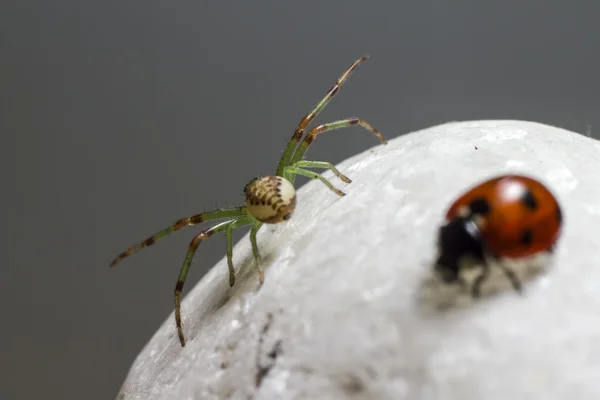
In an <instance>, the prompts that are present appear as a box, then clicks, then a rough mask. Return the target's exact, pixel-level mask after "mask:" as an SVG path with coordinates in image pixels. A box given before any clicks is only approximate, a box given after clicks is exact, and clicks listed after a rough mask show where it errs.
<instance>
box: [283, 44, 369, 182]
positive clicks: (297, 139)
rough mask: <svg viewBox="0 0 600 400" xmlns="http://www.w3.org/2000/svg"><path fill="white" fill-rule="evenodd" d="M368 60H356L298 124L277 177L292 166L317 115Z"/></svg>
mask: <svg viewBox="0 0 600 400" xmlns="http://www.w3.org/2000/svg"><path fill="white" fill-rule="evenodd" d="M368 58H369V57H368V56H363V57H361V58H359V59H358V60H356V61H355V62H354V63H353V64H352V65H351V66H350V67H349V68H348V69H347V70H346V71H344V73H343V74H342V75H341V76H340V77H339V78H338V79H337V81H336V82H335V84H334V85H333V86H332V87H331V89H329V90H328V91H327V93H326V94H325V96H324V97H323V98H322V99H321V101H319V103H318V104H317V105H316V106H315V108H314V109H313V110H312V111H311V112H309V113H308V114H306V115H305V116H304V117H302V119H301V120H300V123H299V124H298V127H297V128H296V131H295V132H294V135H293V136H292V139H290V142H289V143H288V145H287V147H286V148H285V150H284V152H283V154H282V156H281V160H280V161H279V166H278V167H277V173H276V175H277V176H283V175H282V174H283V168H284V167H286V166H288V165H290V164H291V162H290V160H291V159H292V157H293V156H294V152H295V150H296V146H297V145H298V143H300V140H301V139H302V137H303V136H304V131H305V130H306V127H307V126H308V125H309V124H310V123H311V122H312V121H313V120H314V119H315V118H316V117H317V115H319V113H320V112H321V111H323V109H324V108H325V106H327V104H329V102H330V101H331V100H332V99H333V97H334V96H335V95H336V94H337V92H338V91H339V90H340V88H341V87H342V85H343V84H344V82H345V81H346V80H347V79H348V77H350V75H351V74H352V73H353V72H354V71H355V70H356V69H357V68H358V66H359V65H360V64H361V63H362V62H364V61H366V60H367V59H368Z"/></svg>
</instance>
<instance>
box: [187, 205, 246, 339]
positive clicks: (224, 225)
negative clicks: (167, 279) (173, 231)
mask: <svg viewBox="0 0 600 400" xmlns="http://www.w3.org/2000/svg"><path fill="white" fill-rule="evenodd" d="M253 220H254V218H252V217H251V216H245V217H240V218H238V219H233V220H229V221H224V222H220V223H218V224H216V225H214V226H211V227H210V228H207V229H205V230H203V231H202V232H200V233H199V234H197V235H196V236H194V238H193V239H192V241H191V242H190V245H189V248H188V252H187V254H186V255H185V260H184V261H183V265H182V266H181V270H180V271H179V277H178V278H177V284H176V285H175V324H176V325H177V334H178V335H179V341H180V342H181V346H182V347H183V346H185V338H184V337H183V325H182V323H181V291H182V290H183V284H184V283H185V279H186V278H187V274H188V271H189V270H190V266H191V265H192V260H193V259H194V255H195V254H196V250H197V249H198V246H200V243H201V242H202V241H203V240H204V239H208V238H209V237H211V236H212V235H214V234H215V233H218V232H223V231H229V226H231V225H232V224H236V225H237V226H236V227H239V226H242V225H248V224H251V223H252V221H253Z"/></svg>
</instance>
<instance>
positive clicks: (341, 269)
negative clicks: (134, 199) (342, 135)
mask: <svg viewBox="0 0 600 400" xmlns="http://www.w3.org/2000/svg"><path fill="white" fill-rule="evenodd" d="M393 133H394V132H384V134H387V135H392V134H393ZM309 154H310V153H309ZM309 159H310V157H309ZM339 169H340V171H341V172H342V173H344V174H346V175H348V176H349V177H350V178H351V179H352V180H353V182H352V183H351V184H349V185H347V184H344V183H342V182H340V181H339V180H337V179H335V177H333V175H332V174H331V173H330V172H327V173H325V176H326V177H327V178H329V179H331V181H332V182H333V183H334V184H335V185H336V186H337V187H339V188H340V189H342V190H344V191H345V192H346V193H347V196H345V197H343V198H339V197H338V196H336V195H335V194H334V193H332V192H331V191H329V190H328V189H327V188H326V187H325V186H324V185H323V184H322V183H321V182H318V181H311V182H309V183H308V184H307V185H305V186H304V187H303V188H302V189H300V190H299V191H298V205H297V209H296V212H295V214H294V216H293V217H292V219H291V220H289V221H288V222H286V223H282V224H280V225H276V226H266V227H263V229H262V230H261V232H260V234H259V245H260V248H261V251H262V254H263V257H264V266H265V274H266V277H265V284H264V286H263V287H262V288H260V290H258V291H257V290H256V289H257V287H258V284H257V279H258V275H257V273H256V271H255V270H254V268H253V264H252V252H251V248H250V241H249V239H248V237H247V236H246V237H244V238H243V239H242V240H241V241H240V242H239V243H238V244H237V245H236V247H235V249H234V263H235V265H236V268H238V271H239V273H238V277H237V281H236V284H235V286H234V287H233V288H232V289H229V286H228V281H229V279H228V272H227V265H226V262H225V260H224V259H223V260H221V261H220V262H219V263H218V264H217V265H216V266H215V267H214V268H213V269H212V270H211V271H210V272H209V273H208V274H207V275H206V276H205V277H204V278H203V279H202V280H201V281H200V282H199V283H198V285H197V286H196V287H195V288H193V289H192V290H190V291H189V294H188V295H187V296H186V298H185V301H184V302H183V307H182V315H183V322H184V333H185V335H186V339H187V341H188V342H187V346H186V347H185V348H182V347H181V346H180V344H179V340H178V339H177V334H176V330H175V322H174V318H173V315H170V316H169V317H168V319H167V320H166V321H165V323H164V325H163V326H162V327H161V328H160V329H159V330H158V332H157V333H156V335H155V336H154V337H153V338H152V340H151V341H150V342H149V343H148V345H147V346H146V347H145V349H144V350H143V351H142V352H141V354H140V355H139V356H138V358H137V360H136V361H135V362H134V364H133V366H132V368H131V370H130V372H129V375H128V377H127V379H126V381H125V383H124V385H123V387H122V389H121V392H120V394H119V398H121V399H145V400H149V399H178V400H182V399H236V400H237V399H244V400H246V399H256V400H258V399H277V400H282V399H311V400H315V399H394V400H401V399H440V400H445V399H448V400H450V399H452V400H456V399H460V400H471V399H473V400H480V399H486V400H495V399H498V400H500V399H502V400H505V399H528V400H535V399H543V400H551V399H560V400H565V399H599V398H600V251H599V250H600V175H599V174H600V144H599V142H597V141H596V140H593V139H591V138H588V137H585V136H582V135H579V134H576V133H573V132H569V131H566V130H563V129H559V128H555V127H550V126H546V125H541V124H537V123H531V122H522V121H474V122H460V123H449V124H445V125H441V126H436V127H433V128H429V129H425V130H422V131H419V132H414V133H411V134H407V135H403V136H400V137H398V138H396V139H393V140H391V141H390V142H389V144H388V145H387V146H381V145H380V146H376V147H374V148H372V149H370V150H367V151H365V152H364V153H361V154H358V155H356V156H354V157H352V158H350V159H348V160H346V161H344V162H343V163H341V164H340V165H339ZM508 172H518V173H524V174H527V175H530V176H532V177H535V178H538V179H540V180H541V181H542V182H544V183H545V184H546V185H547V186H548V187H549V188H550V189H551V190H552V191H553V192H554V193H555V195H556V196H557V198H558V199H559V201H560V203H561V205H562V208H563V214H564V220H565V225H564V230H563V234H562V237H561V239H560V241H559V243H558V247H557V251H556V255H555V257H554V261H553V265H552V267H551V268H549V269H546V270H545V271H544V272H543V273H542V274H539V275H537V276H535V277H534V278H532V279H530V280H528V281H527V282H524V293H523V295H518V294H517V293H516V292H514V291H513V290H510V289H509V290H504V291H501V292H499V293H496V294H495V295H491V296H485V297H483V298H482V299H480V300H478V301H472V302H469V303H468V304H466V305H465V306H463V307H453V308H450V309H449V310H446V311H444V312H425V311H424V308H423V307H421V306H422V305H423V304H422V303H423V296H422V294H423V287H424V284H423V283H424V282H426V281H427V279H428V277H429V275H430V273H431V272H430V271H431V263H432V262H433V261H434V260H435V256H436V252H435V240H436V231H437V228H438V226H439V225H440V223H441V222H442V219H443V217H444V213H445V211H446V209H447V207H448V206H449V205H450V203H451V202H452V201H453V200H454V198H455V197H456V196H458V195H459V194H460V193H462V192H463V191H465V190H466V189H468V188H469V187H471V186H472V185H473V184H475V183H477V182H479V181H481V180H483V179H486V178H489V177H491V176H494V175H498V174H500V173H508ZM200 260H201V256H199V258H198V259H197V260H196V262H201V261H200ZM165 290H170V289H169V288H166V289H165ZM269 315H272V321H271V322H270V324H269V326H268V328H267V329H266V332H265V333H264V334H263V333H261V331H262V330H263V328H264V327H265V324H267V323H268V320H269V319H270V318H271V317H269ZM261 337H262V338H263V339H260V338H261ZM261 341H262V345H261V344H260V343H261ZM277 342H280V350H281V351H280V353H279V354H278V355H277V357H276V359H275V360H274V362H273V366H272V368H271V369H270V371H269V372H268V374H267V375H266V376H265V377H264V378H263V380H262V382H261V384H260V385H259V386H258V387H257V384H256V376H257V371H258V367H257V359H258V360H259V361H258V362H259V363H260V364H261V365H263V366H265V365H267V364H268V362H269V356H268V353H269V352H272V350H273V349H274V348H275V347H276V343H277Z"/></svg>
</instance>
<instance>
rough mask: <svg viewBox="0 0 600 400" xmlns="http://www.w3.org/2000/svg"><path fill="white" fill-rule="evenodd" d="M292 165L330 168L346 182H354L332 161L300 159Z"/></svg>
mask: <svg viewBox="0 0 600 400" xmlns="http://www.w3.org/2000/svg"><path fill="white" fill-rule="evenodd" d="M292 167H305V168H323V169H329V170H331V172H333V173H334V174H335V176H337V177H338V178H340V179H341V180H342V181H344V182H346V183H352V180H351V179H350V178H348V177H347V176H346V175H344V174H342V173H341V172H340V171H339V170H338V169H337V168H336V167H334V166H333V164H332V163H328V162H326V161H306V160H300V161H298V162H296V163H294V164H293V165H292Z"/></svg>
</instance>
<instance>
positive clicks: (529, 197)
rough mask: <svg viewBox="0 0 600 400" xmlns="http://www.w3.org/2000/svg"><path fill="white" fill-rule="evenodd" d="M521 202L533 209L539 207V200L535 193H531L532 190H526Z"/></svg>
mask: <svg viewBox="0 0 600 400" xmlns="http://www.w3.org/2000/svg"><path fill="white" fill-rule="evenodd" d="M521 203H523V205H524V206H525V207H527V208H528V209H529V210H531V211H535V210H536V209H537V208H538V202H537V200H536V198H535V197H534V196H533V193H531V190H528V191H527V192H525V194H524V195H523V197H522V198H521Z"/></svg>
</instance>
